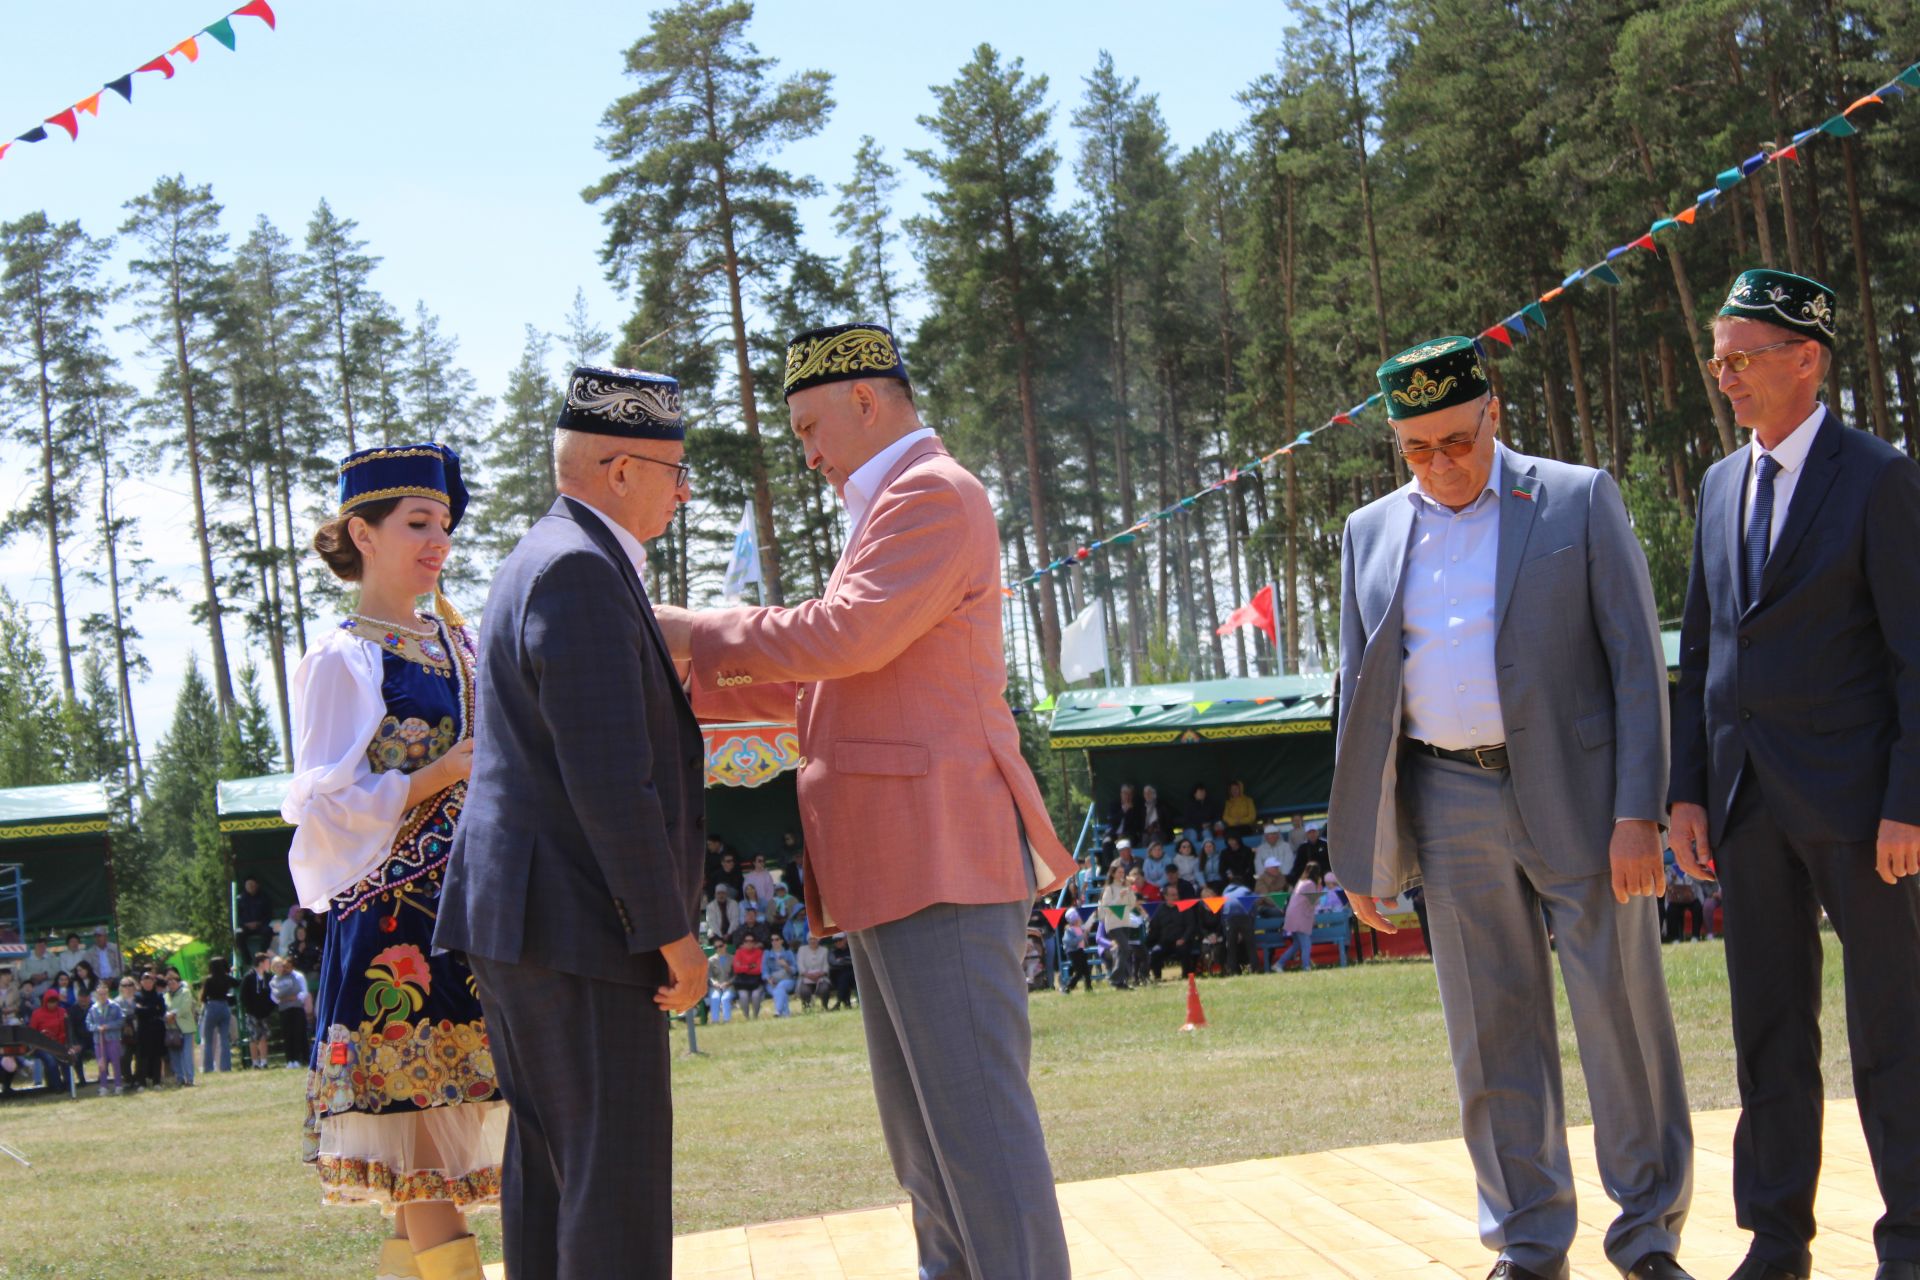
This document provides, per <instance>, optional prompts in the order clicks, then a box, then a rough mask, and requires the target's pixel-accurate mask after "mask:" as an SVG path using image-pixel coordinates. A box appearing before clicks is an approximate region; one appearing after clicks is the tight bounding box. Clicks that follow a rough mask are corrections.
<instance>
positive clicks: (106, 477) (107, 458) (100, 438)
mask: <svg viewBox="0 0 1920 1280" xmlns="http://www.w3.org/2000/svg"><path fill="white" fill-rule="evenodd" d="M93 429H94V447H95V449H96V450H98V453H99V458H100V542H101V546H102V547H103V548H104V549H105V551H106V554H107V603H108V607H109V608H110V609H111V610H112V616H113V667H114V678H115V681H116V683H117V684H118V686H119V689H120V729H121V733H122V734H123V736H124V738H125V741H126V747H127V757H128V759H129V760H130V761H131V762H132V765H133V785H134V789H135V790H136V791H141V792H145V791H146V789H147V775H146V768H145V765H144V764H143V763H142V761H141V759H140V730H139V727H138V725H137V724H136V723H135V719H134V714H133V674H132V671H131V666H130V663H129V662H128V659H127V620H126V612H125V609H124V606H123V605H122V603H121V598H120V530H119V527H118V526H117V525H116V524H115V523H114V519H113V459H112V457H111V454H110V452H109V449H110V446H109V444H108V433H107V423H106V419H105V418H104V417H103V416H102V415H101V413H100V409H99V406H98V404H97V403H96V404H95V406H94V409H93Z"/></svg>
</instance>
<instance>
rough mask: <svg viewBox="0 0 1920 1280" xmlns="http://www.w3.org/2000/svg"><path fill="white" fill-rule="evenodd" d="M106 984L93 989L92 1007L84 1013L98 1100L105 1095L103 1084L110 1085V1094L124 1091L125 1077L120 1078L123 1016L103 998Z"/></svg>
mask: <svg viewBox="0 0 1920 1280" xmlns="http://www.w3.org/2000/svg"><path fill="white" fill-rule="evenodd" d="M107 991H108V988H107V984H106V983H104V982H103V983H101V984H100V985H99V986H97V987H95V988H94V989H93V1007H92V1008H90V1009H88V1010H87V1030H88V1031H89V1032H91V1033H92V1034H93V1057H94V1061H95V1062H96V1063H98V1064H99V1065H98V1067H97V1069H96V1070H95V1073H94V1074H95V1078H96V1079H98V1080H99V1082H100V1096H101V1097H103V1098H104V1097H105V1096H106V1094H107V1081H108V1080H109V1079H111V1080H112V1081H113V1092H115V1093H125V1092H126V1091H127V1081H126V1077H125V1076H124V1075H122V1074H121V1069H120V1063H121V1058H122V1050H121V1038H122V1035H123V1032H124V1028H125V1027H126V1023H127V1014H126V1011H125V1010H124V1009H122V1008H121V1007H120V1006H119V1005H118V1004H117V1003H115V1002H114V1000H113V998H112V997H111V996H109V995H108V994H107Z"/></svg>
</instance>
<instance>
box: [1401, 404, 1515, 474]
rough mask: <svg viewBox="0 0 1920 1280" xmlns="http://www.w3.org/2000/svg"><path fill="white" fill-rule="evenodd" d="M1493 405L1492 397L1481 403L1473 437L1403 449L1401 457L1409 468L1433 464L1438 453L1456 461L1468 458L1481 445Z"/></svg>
mask: <svg viewBox="0 0 1920 1280" xmlns="http://www.w3.org/2000/svg"><path fill="white" fill-rule="evenodd" d="M1492 403H1493V398H1492V397H1491V396H1489V397H1488V398H1487V399H1485V400H1482V401H1481V402H1480V416H1479V417H1478V418H1476V419H1474V423H1473V434H1472V435H1470V436H1465V437H1461V436H1454V437H1453V438H1451V439H1448V440H1442V441H1441V442H1440V443H1439V444H1434V445H1425V446H1423V447H1421V448H1418V449H1402V450H1400V456H1401V457H1403V458H1405V459H1406V460H1407V465H1408V466H1419V465H1421V464H1422V463H1427V462H1431V461H1433V455H1434V454H1436V453H1444V454H1446V455H1447V456H1448V457H1449V458H1453V459H1456V460H1457V459H1460V458H1464V457H1466V456H1467V455H1468V454H1470V453H1472V452H1473V447H1474V446H1475V445H1477V444H1479V443H1480V433H1481V431H1483V430H1485V428H1486V425H1487V406H1488V405H1490V404H1492Z"/></svg>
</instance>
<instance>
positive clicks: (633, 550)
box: [567, 494, 647, 582]
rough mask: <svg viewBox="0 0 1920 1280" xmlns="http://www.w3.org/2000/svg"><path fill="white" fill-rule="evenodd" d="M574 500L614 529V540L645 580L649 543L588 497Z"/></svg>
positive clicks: (569, 495)
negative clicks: (634, 534) (636, 535)
mask: <svg viewBox="0 0 1920 1280" xmlns="http://www.w3.org/2000/svg"><path fill="white" fill-rule="evenodd" d="M567 496H568V497H573V495H572V494H568V495H567ZM573 500H574V501H575V502H577V503H579V504H580V505H581V506H583V507H585V508H586V509H587V510H589V511H591V512H593V514H595V515H597V516H599V517H600V523H602V524H604V525H606V526H607V528H609V529H611V530H613V537H614V541H616V542H618V543H619V544H620V549H621V550H622V551H624V552H626V553H627V559H628V560H631V561H632V562H633V571H634V572H635V573H637V574H639V575H640V578H641V581H643V582H644V581H645V580H646V577H647V544H646V543H644V542H642V541H640V539H638V538H636V537H634V536H633V535H632V534H631V533H628V532H627V531H626V530H625V529H623V528H621V527H620V525H619V524H618V522H616V521H615V520H614V518H613V517H612V516H610V515H608V514H607V513H606V512H604V511H602V510H601V509H600V508H598V507H596V506H594V505H593V504H592V503H591V502H588V501H587V500H586V499H584V498H574V499H573Z"/></svg>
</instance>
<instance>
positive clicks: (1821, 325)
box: [1720, 267, 1834, 349]
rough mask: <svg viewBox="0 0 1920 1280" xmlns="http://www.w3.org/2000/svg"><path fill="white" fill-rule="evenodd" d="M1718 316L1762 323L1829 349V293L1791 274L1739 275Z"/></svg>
mask: <svg viewBox="0 0 1920 1280" xmlns="http://www.w3.org/2000/svg"><path fill="white" fill-rule="evenodd" d="M1720 314H1721V315H1723V316H1734V317H1737V318H1739V319H1742V320H1764V321H1766V322H1767V323H1768V324H1771V325H1777V326H1779V327H1780V328H1782V329H1788V330H1791V331H1792V332H1793V333H1795V334H1796V335H1798V336H1800V337H1802V338H1812V339H1813V340H1814V341H1815V342H1818V343H1820V344H1821V345H1822V346H1825V347H1827V348H1829V349H1831V348H1832V346H1833V320H1834V315H1833V290H1831V289H1829V288H1828V287H1827V286H1826V285H1824V284H1821V283H1820V282H1819V281H1818V280H1809V279H1808V278H1807V277H1805V276H1797V275H1794V274H1793V273H1792V272H1791V271H1774V270H1772V269H1770V268H1766V267H1756V268H1754V269H1753V270H1751V271H1742V272H1741V273H1740V274H1739V276H1738V277H1736V278H1735V280H1734V282H1733V288H1732V289H1731V290H1729V291H1728V293H1727V300H1726V302H1725V303H1723V304H1722V305H1721V307H1720Z"/></svg>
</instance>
